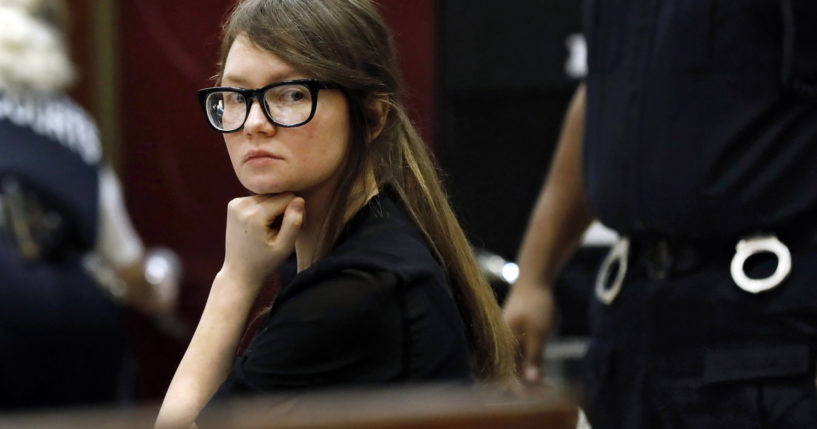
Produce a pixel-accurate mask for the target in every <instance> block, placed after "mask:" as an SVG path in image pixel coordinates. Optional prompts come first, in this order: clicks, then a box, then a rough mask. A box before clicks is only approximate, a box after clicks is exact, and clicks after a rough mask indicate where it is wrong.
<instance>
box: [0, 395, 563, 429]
mask: <svg viewBox="0 0 817 429" xmlns="http://www.w3.org/2000/svg"><path fill="white" fill-rule="evenodd" d="M156 413H157V407H142V408H136V409H121V410H110V409H109V410H82V411H63V412H49V413H38V414H32V413H29V414H16V415H10V416H5V417H4V416H2V415H0V428H15V429H33V428H37V429H74V428H77V429H80V428H82V429H87V428H93V429H97V428H103V429H104V428H117V429H132V428H133V429H135V428H150V427H152V425H153V420H154V419H155V417H156ZM576 416H577V408H576V406H575V402H574V401H572V400H571V399H569V398H568V397H566V396H565V395H562V394H559V393H557V392H547V393H545V394H541V395H538V396H537V397H535V398H528V399H520V398H518V397H514V396H512V395H509V394H505V393H498V392H497V391H494V390H492V389H487V388H484V389H474V388H455V387H451V386H424V387H410V388H402V389H389V390H350V391H342V392H341V391H338V392H328V393H315V394H307V395H299V396H297V397H296V396H259V397H252V398H247V399H242V400H235V401H231V402H227V403H224V404H220V405H219V406H216V407H213V408H212V409H211V410H208V412H207V413H205V414H204V415H202V416H201V417H200V418H199V422H198V423H199V425H200V427H201V428H202V429H206V428H230V429H353V428H354V429H375V428H377V429H408V428H422V429H461V428H462V429H464V428H468V429H500V428H501V429H516V428H547V429H573V428H575V426H576Z"/></svg>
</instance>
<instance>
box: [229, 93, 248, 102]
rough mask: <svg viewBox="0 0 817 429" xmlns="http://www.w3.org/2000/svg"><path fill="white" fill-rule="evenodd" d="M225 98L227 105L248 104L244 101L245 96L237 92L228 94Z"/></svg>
mask: <svg viewBox="0 0 817 429" xmlns="http://www.w3.org/2000/svg"><path fill="white" fill-rule="evenodd" d="M224 98H225V102H226V103H227V104H244V103H246V102H245V101H244V96H243V95H242V94H239V93H237V92H230V93H227V96H226V97H224Z"/></svg>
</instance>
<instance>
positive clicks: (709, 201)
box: [505, 0, 817, 429]
mask: <svg viewBox="0 0 817 429" xmlns="http://www.w3.org/2000/svg"><path fill="white" fill-rule="evenodd" d="M584 14H585V15H584V19H585V21H584V23H585V30H586V31H585V36H586V38H587V42H588V48H589V53H588V55H589V74H588V76H587V80H586V82H585V85H584V86H582V87H581V88H580V89H579V90H578V91H577V93H576V96H575V97H574V100H573V102H572V104H571V106H570V108H569V111H568V114H567V116H566V119H565V126H564V130H563V132H562V136H561V138H560V143H559V146H558V149H557V153H556V155H555V158H554V163H553V166H552V167H551V171H550V172H549V177H548V180H547V183H546V186H545V187H544V188H543V191H542V195H541V196H540V198H539V201H538V203H537V206H536V209H535V211H534V214H533V216H532V218H531V223H530V225H529V227H528V232H527V233H526V236H525V239H524V242H523V245H522V248H521V252H520V256H519V264H520V270H521V272H520V277H519V280H518V281H517V284H516V285H515V287H514V290H513V291H512V292H511V295H510V297H509V299H508V302H507V304H506V307H505V316H506V320H507V321H508V322H509V324H510V325H511V327H512V329H513V330H514V331H515V333H516V334H517V336H518V338H519V340H520V344H521V345H522V349H523V350H522V351H523V356H524V358H523V361H522V365H521V367H520V369H521V370H522V374H523V375H524V377H525V379H526V380H528V381H531V382H535V381H537V380H540V379H541V372H540V364H541V351H542V346H543V344H544V339H545V338H546V336H547V334H548V331H549V329H550V326H551V321H552V313H553V311H554V310H553V297H552V291H551V285H552V284H553V279H554V277H555V275H556V273H557V272H558V271H559V269H560V268H561V266H562V265H563V263H564V261H565V260H566V259H567V258H568V257H569V255H570V254H571V253H572V252H573V250H574V249H575V248H576V247H577V245H578V242H579V239H580V237H581V234H582V232H583V231H584V230H585V229H586V227H587V226H588V225H589V223H590V222H591V220H592V219H593V218H594V217H597V218H598V219H599V220H601V221H602V222H603V223H605V224H606V225H608V226H610V227H612V228H613V229H615V230H617V231H618V232H619V233H620V235H621V236H622V240H621V241H620V242H619V243H618V244H617V245H616V246H615V247H614V249H613V250H612V251H611V253H610V255H609V256H608V258H607V259H606V260H605V262H604V264H603V266H602V269H601V272H600V273H599V278H598V281H597V284H596V290H595V297H594V299H593V301H594V304H593V305H592V307H593V308H592V314H593V317H592V328H593V336H592V340H591V342H590V349H589V351H588V354H587V358H586V362H587V377H586V378H587V382H586V384H585V391H584V394H585V397H586V409H587V411H588V415H589V417H590V421H591V424H592V425H593V427H594V428H596V429H598V428H710V427H712V428H761V427H771V428H783V427H785V428H789V427H798V428H799V427H803V428H805V427H809V428H814V427H817V396H815V385H814V380H815V363H817V361H816V360H815V358H816V357H817V356H816V355H817V280H815V279H817V234H815V233H817V25H815V22H817V2H814V1H813V0H776V1H768V0H740V1H714V0H701V1H679V0H590V1H587V2H586V3H585V10H584ZM585 86H586V90H585Z"/></svg>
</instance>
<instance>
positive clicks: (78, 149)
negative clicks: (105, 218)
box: [0, 93, 127, 410]
mask: <svg viewBox="0 0 817 429" xmlns="http://www.w3.org/2000/svg"><path fill="white" fill-rule="evenodd" d="M100 155H101V153H100V146H99V141H98V137H97V134H96V127H95V126H94V124H93V122H91V120H90V118H89V116H88V115H87V114H86V113H85V112H84V111H83V110H82V109H81V108H79V107H78V106H77V105H76V104H74V103H73V102H72V101H70V100H69V99H68V98H67V97H65V96H60V95H53V96H52V95H35V94H27V93H24V94H18V95H9V94H3V93H0V196H2V198H0V199H2V200H3V201H2V204H0V210H2V212H0V351H2V353H0V410H3V409H22V408H32V407H48V408H53V407H60V406H69V405H72V406H78V405H85V406H87V405H91V404H97V405H99V404H103V403H112V402H114V401H116V400H118V399H125V398H126V396H127V393H126V392H125V391H124V390H122V389H120V386H121V384H120V382H121V381H122V376H123V375H124V371H123V362H124V360H123V359H124V353H125V332H124V328H125V326H124V318H123V314H122V311H121V308H119V307H118V305H117V304H115V303H114V302H113V300H112V299H111V298H110V297H109V296H107V295H106V294H105V293H104V292H103V291H102V289H101V288H100V287H99V286H98V285H97V284H96V283H95V282H94V280H92V278H91V277H90V275H89V274H88V273H87V272H86V271H85V269H84V268H83V266H82V256H83V254H84V253H85V252H87V251H89V250H90V249H92V248H93V246H94V243H95V240H96V234H97V217H98V208H99V195H98V175H99V173H98V168H99V160H100ZM12 183H13V186H12V185H11V184H12ZM12 187H13V189H11V188H12ZM18 191H19V193H18ZM18 197H20V198H18ZM31 198H35V199H36V202H37V206H41V208H42V209H43V210H44V211H48V212H49V213H51V214H52V215H53V214H57V215H58V219H59V225H60V227H59V228H56V229H55V231H57V232H56V233H53V231H52V234H50V237H49V239H48V240H43V241H41V242H40V243H39V244H40V246H39V247H41V248H42V249H43V251H42V252H41V254H39V256H37V257H36V258H33V259H31V258H29V259H27V258H24V257H23V255H22V254H21V252H20V251H19V250H18V246H17V244H16V243H17V242H16V240H14V239H12V236H13V232H12V231H11V228H12V226H11V222H10V216H11V215H12V211H14V210H19V209H20V208H21V207H20V206H19V204H18V203H20V201H12V199H15V200H17V199H25V200H26V201H27V203H30V202H31V200H30V199H31ZM12 206H14V207H15V208H12ZM30 215H31V213H25V212H24V213H16V216H17V219H18V220H23V221H24V222H28V223H32V222H33V221H34V219H32V217H31V216H30ZM36 230H37V228H36V225H35V226H34V228H33V230H32V233H33V235H35V236H36V235H38V234H37V231H36Z"/></svg>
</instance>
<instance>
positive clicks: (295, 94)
mask: <svg viewBox="0 0 817 429" xmlns="http://www.w3.org/2000/svg"><path fill="white" fill-rule="evenodd" d="M304 98H306V94H304V90H302V89H300V88H292V89H289V90H287V91H286V92H285V93H284V100H285V101H301V100H303V99H304Z"/></svg>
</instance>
